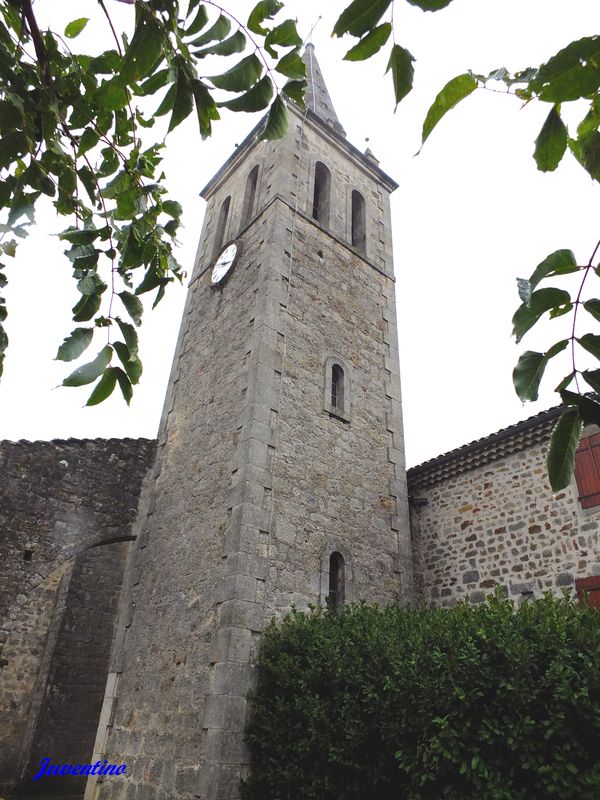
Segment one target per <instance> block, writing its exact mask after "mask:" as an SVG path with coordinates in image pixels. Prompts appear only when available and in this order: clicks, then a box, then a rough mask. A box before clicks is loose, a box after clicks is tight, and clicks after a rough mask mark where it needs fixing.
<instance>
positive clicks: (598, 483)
mask: <svg viewBox="0 0 600 800" xmlns="http://www.w3.org/2000/svg"><path fill="white" fill-rule="evenodd" d="M575 480H576V482H577V490H578V492H579V502H580V503H581V507H582V508H593V507H594V506H598V505H600V433H596V434H594V435H593V436H586V437H585V438H583V439H582V440H581V441H580V442H579V447H578V448H577V452H576V453H575Z"/></svg>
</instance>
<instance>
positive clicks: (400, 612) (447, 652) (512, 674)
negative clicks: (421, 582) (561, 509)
mask: <svg viewBox="0 0 600 800" xmlns="http://www.w3.org/2000/svg"><path fill="white" fill-rule="evenodd" d="M247 741H248V743H249V746H250V750H251V753H252V758H253V770H252V773H251V776H250V778H249V779H248V781H247V782H246V784H245V785H244V787H243V797H244V798H245V800H309V799H310V800H317V798H318V800H329V799H330V798H331V800H388V799H389V800H392V798H393V800H438V799H439V798H450V800H466V798H469V799H472V800H521V798H523V800H525V799H527V800H550V799H551V798H560V799H561V800H588V799H589V800H592V798H593V800H597V798H598V797H600V612H597V611H593V610H591V609H587V608H581V607H579V606H576V605H573V604H571V603H570V602H568V601H567V600H556V599H552V598H551V597H549V596H548V597H546V598H544V599H542V600H539V601H536V602H528V603H525V604H524V605H522V606H521V607H520V608H518V609H515V608H514V607H513V606H512V604H511V603H510V602H509V601H508V600H506V599H504V598H503V597H501V596H500V595H496V596H495V597H493V598H491V599H490V600H489V601H488V602H487V603H486V604H483V605H480V606H475V607H472V606H468V605H459V606H457V607H455V608H453V609H451V610H444V609H420V610H411V609H406V608H400V607H396V606H394V607H389V608H385V609H377V608H373V607H369V606H366V605H361V604H359V605H354V606H350V607H348V608H347V609H346V610H345V612H344V614H343V615H341V616H337V615H336V614H333V613H328V612H322V611H313V612H312V613H311V614H308V615H305V614H301V613H294V614H292V615H290V616H289V617H287V618H286V619H285V620H284V621H283V622H282V623H280V624H278V625H276V624H274V623H272V624H271V626H270V627H269V629H268V630H267V631H266V634H265V636H264V639H263V645H262V654H261V660H260V669H259V681H258V687H257V690H256V692H255V695H254V698H253V704H252V714H251V718H250V722H249V725H248V728H247Z"/></svg>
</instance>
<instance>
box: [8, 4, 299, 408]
mask: <svg viewBox="0 0 600 800" xmlns="http://www.w3.org/2000/svg"><path fill="white" fill-rule="evenodd" d="M281 8H282V4H281V3H278V2H268V1H267V2H264V1H263V2H260V3H258V4H257V6H256V7H255V8H254V9H253V11H252V12H251V14H250V18H249V20H248V23H247V24H246V25H244V24H243V23H242V22H240V21H239V20H237V18H236V17H235V16H234V15H233V14H231V13H230V12H228V11H227V10H225V9H221V8H219V7H218V6H217V5H216V4H215V3H213V2H200V0H189V2H188V3H186V4H183V3H180V2H178V0H136V2H135V9H132V15H133V13H134V12H135V20H134V30H133V35H132V36H131V38H130V39H129V38H128V37H127V36H126V35H125V34H123V36H121V37H120V36H118V35H117V32H116V31H115V29H114V27H113V23H112V20H111V18H110V15H109V12H108V8H107V4H106V3H105V2H104V0H100V2H99V11H100V19H99V20H93V21H92V20H90V19H88V18H85V17H81V18H78V19H75V20H73V21H72V22H70V23H69V24H68V25H67V27H66V29H65V31H64V36H63V35H61V34H60V33H58V32H55V31H45V32H42V31H40V29H39V26H38V23H37V20H36V17H35V13H34V10H33V5H32V2H31V0H0V80H1V85H2V88H1V89H0V135H1V137H2V149H1V153H0V214H2V213H3V214H4V218H3V220H2V222H3V224H2V225H1V226H0V235H1V237H2V239H1V240H0V253H1V255H4V256H9V257H13V256H14V255H15V252H16V248H17V244H18V240H19V239H22V238H24V237H25V236H26V235H27V231H28V227H29V226H30V225H31V223H32V222H33V221H34V213H35V207H36V204H37V203H38V201H39V200H40V198H42V197H43V196H46V197H49V198H51V199H52V202H53V203H54V207H55V209H56V211H57V213H58V214H59V215H60V216H62V217H65V218H66V219H67V220H68V223H69V224H68V227H66V229H65V230H64V231H63V232H62V233H61V234H60V238H61V240H62V241H63V242H64V243H65V245H66V247H67V249H66V256H67V258H68V260H69V261H70V262H71V265H72V269H73V277H74V279H75V282H76V286H77V290H78V292H79V300H78V301H77V302H76V303H75V305H74V307H73V320H74V321H75V322H77V323H82V322H89V323H90V324H89V326H86V327H77V328H75V330H73V332H72V333H71V334H70V335H69V336H68V337H67V338H66V339H65V341H64V342H63V344H62V345H61V346H60V347H59V349H58V353H57V356H56V357H57V359H59V360H63V361H72V360H75V359H77V358H79V357H80V356H81V355H82V354H83V352H84V351H85V350H86V349H87V348H88V347H89V346H90V345H91V344H92V340H93V339H94V338H95V334H99V333H101V329H104V331H105V334H108V342H107V343H106V344H105V345H104V346H103V347H102V349H101V350H100V353H99V355H98V356H97V357H96V358H95V359H94V360H93V361H92V362H90V363H89V364H85V365H83V366H81V367H79V368H78V369H76V370H75V371H74V372H73V373H72V374H71V375H69V377H68V378H66V379H65V380H64V382H63V385H65V386H82V385H87V384H89V383H92V382H94V381H97V383H96V385H95V387H94V389H93V391H92V394H91V396H90V398H89V400H88V405H94V404H96V403H98V402H102V401H103V400H104V399H105V398H106V397H108V396H109V395H110V393H111V392H112V391H113V390H114V388H115V387H116V386H117V385H118V386H119V388H120V389H121V392H122V394H123V397H124V398H125V400H126V402H128V403H129V401H130V399H131V396H132V387H133V385H134V384H135V383H137V382H138V380H139V378H140V375H141V372H142V367H141V362H140V361H139V356H138V353H137V334H136V333H135V330H134V327H133V326H132V325H131V324H129V323H128V322H126V321H125V320H123V319H122V318H121V317H120V316H119V315H125V317H129V318H130V319H131V320H132V322H133V323H134V325H136V326H139V325H140V324H141V322H142V314H143V304H142V302H141V300H140V296H141V295H143V294H144V293H146V292H154V293H155V298H154V305H156V304H157V303H158V302H159V301H160V300H161V299H162V297H163V296H164V293H165V290H166V287H167V286H168V284H170V283H172V282H173V281H174V280H177V281H181V280H182V278H183V274H184V273H183V271H182V269H181V267H180V265H179V264H178V263H177V261H176V259H175V256H174V247H175V245H176V236H177V231H178V228H179V226H180V221H181V206H180V205H179V203H177V202H176V201H175V200H171V199H168V198H167V196H166V192H165V189H164V188H163V185H162V182H163V178H164V175H163V173H162V171H161V158H162V149H163V147H164V143H163V142H162V141H161V136H160V135H159V134H157V135H156V137H155V141H154V143H151V144H149V145H144V144H143V140H144V139H147V138H148V137H149V136H150V134H149V133H148V130H147V129H149V128H152V127H153V125H154V124H155V122H156V120H157V118H159V117H162V116H166V117H167V119H168V122H167V129H168V132H170V131H172V130H174V129H175V128H176V127H177V126H179V125H180V124H181V123H182V122H183V121H184V120H185V119H186V118H187V117H188V116H190V115H191V114H192V112H193V111H194V110H195V111H196V116H197V120H198V127H199V132H200V135H201V136H202V137H206V136H209V135H210V134H211V132H212V125H213V123H214V122H215V121H217V120H218V119H219V118H220V110H219V109H220V108H222V107H225V108H227V109H229V110H232V111H257V110H262V109H267V108H268V107H269V106H270V109H269V113H268V115H267V118H266V123H265V127H264V131H263V135H264V137H265V138H273V137H275V136H282V135H283V134H284V132H285V130H286V128H287V107H286V104H285V102H284V101H283V99H282V97H281V94H280V90H279V88H278V86H277V82H276V72H277V71H278V70H279V71H280V72H281V73H282V74H283V75H285V76H288V77H292V78H293V86H289V85H287V84H286V86H287V92H286V93H287V95H288V96H290V97H293V98H294V100H295V102H297V103H299V104H301V105H302V103H303V93H304V88H305V85H306V82H305V75H304V73H305V69H304V64H303V62H302V60H301V58H300V56H299V48H300V45H301V40H300V37H299V36H298V33H297V31H296V25H295V22H294V21H293V20H289V19H286V20H284V21H282V22H275V21H274V17H275V16H276V15H277V13H278V12H279V10H280V9H281ZM91 24H94V25H99V24H108V25H109V26H110V29H111V30H112V31H113V33H114V47H113V48H112V49H110V50H106V51H105V52H101V53H99V54H95V55H90V54H88V53H79V52H76V51H75V49H74V48H75V47H76V41H77V37H78V36H79V35H80V34H81V33H82V31H83V30H84V29H85V28H86V26H89V25H91ZM65 37H66V38H65ZM67 40H68V41H69V44H67ZM247 47H250V48H252V52H250V53H249V54H247V55H242V57H241V58H240V57H239V56H238V55H237V54H243V53H244V51H245V49H246V48H247ZM208 56H211V57H220V58H225V59H227V62H226V67H225V68H224V69H223V71H222V72H220V73H219V74H217V75H211V76H210V77H207V76H206V75H203V74H202V73H201V69H202V67H203V64H204V59H206V58H207V57H208ZM232 57H233V59H234V61H233V63H230V62H229V59H230V58H232ZM269 59H270V60H269ZM211 64H214V60H213V61H211ZM288 83H289V82H288ZM284 90H285V86H284ZM220 91H222V92H224V93H225V96H224V97H222V96H220V94H219V92H220ZM215 92H216V93H215ZM232 94H234V95H235V96H234V97H231V95H232ZM152 98H156V101H155V103H156V104H155V105H154V107H155V109H156V110H155V111H154V112H153V113H152V112H148V110H147V108H148V99H150V100H151V99H152ZM0 219H2V218H1V217H0ZM3 269H4V265H2V264H0V288H2V287H3V286H4V285H5V283H6V278H5V275H4V272H3ZM5 318H6V307H5V305H4V301H3V300H2V299H0V373H1V370H2V361H3V356H4V351H5V349H6V346H7V343H8V340H7V336H6V332H5V330H4V328H3V326H2V323H3V322H4V320H5ZM115 330H119V331H120V333H121V335H122V340H120V341H113V337H114V332H115ZM114 352H116V353H117V355H118V357H119V359H120V361H121V362H122V364H123V369H121V367H113V366H111V360H112V356H113V353H114Z"/></svg>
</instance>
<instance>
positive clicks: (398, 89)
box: [386, 44, 415, 108]
mask: <svg viewBox="0 0 600 800" xmlns="http://www.w3.org/2000/svg"><path fill="white" fill-rule="evenodd" d="M413 61H414V58H413V57H412V55H411V54H410V53H409V52H408V50H405V49H404V48H403V47H400V45H399V44H395V45H394V46H393V47H392V52H391V54H390V60H389V61H388V65H387V69H386V72H388V71H389V70H390V69H391V70H392V81H393V83H394V95H395V97H396V108H397V107H398V103H399V102H400V101H401V100H402V98H403V97H406V95H407V94H408V93H409V92H410V90H411V89H412V85H413V76H414V74H415V70H414V68H413V65H412V62H413Z"/></svg>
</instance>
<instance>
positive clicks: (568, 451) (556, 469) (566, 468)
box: [546, 408, 582, 492]
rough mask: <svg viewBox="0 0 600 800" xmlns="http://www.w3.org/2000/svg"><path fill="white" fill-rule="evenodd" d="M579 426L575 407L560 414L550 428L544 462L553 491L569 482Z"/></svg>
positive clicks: (579, 433)
mask: <svg viewBox="0 0 600 800" xmlns="http://www.w3.org/2000/svg"><path fill="white" fill-rule="evenodd" d="M581 428H582V422H581V419H580V417H579V412H578V411H577V409H576V408H570V409H568V410H567V411H565V412H564V414H561V416H560V417H559V418H558V421H557V422H556V425H555V426H554V428H553V430H552V434H551V435H550V445H549V447H548V456H547V459H546V464H547V467H548V476H549V478H550V485H551V486H552V491H554V492H558V491H560V490H561V489H566V487H567V486H568V485H569V483H570V482H571V478H572V476H573V470H574V468H575V451H576V450H577V445H578V444H579V439H580V438H581Z"/></svg>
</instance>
